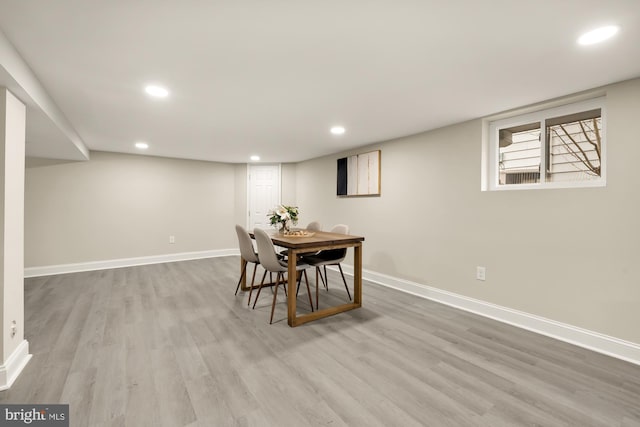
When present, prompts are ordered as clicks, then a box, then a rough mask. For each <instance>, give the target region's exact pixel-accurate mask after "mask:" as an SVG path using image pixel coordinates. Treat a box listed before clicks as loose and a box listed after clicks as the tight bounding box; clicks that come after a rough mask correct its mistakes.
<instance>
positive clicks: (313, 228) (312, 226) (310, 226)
mask: <svg viewBox="0 0 640 427" xmlns="http://www.w3.org/2000/svg"><path fill="white" fill-rule="evenodd" d="M307 230H308V231H321V230H322V226H321V225H320V223H319V222H318V221H311V222H310V223H309V224H308V225H307Z"/></svg>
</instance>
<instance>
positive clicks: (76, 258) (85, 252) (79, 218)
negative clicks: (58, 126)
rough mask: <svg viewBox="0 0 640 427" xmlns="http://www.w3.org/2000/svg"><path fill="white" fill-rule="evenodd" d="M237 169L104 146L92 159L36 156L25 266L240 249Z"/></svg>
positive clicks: (29, 174)
mask: <svg viewBox="0 0 640 427" xmlns="http://www.w3.org/2000/svg"><path fill="white" fill-rule="evenodd" d="M236 168H237V166H235V165H231V164H223V163H211V162H198V161H191V160H177V159H166V158H160V157H148V156H136V155H126V154H114V153H102V152H92V153H91V160H90V161H88V162H76V163H61V162H56V161H53V162H34V161H31V162H30V165H29V167H28V168H27V171H26V188H25V193H26V194H25V266H26V267H41V266H47V265H59V264H71V263H82V262H89V261H102V260H111V259H120V258H133V257H142V256H152V255H164V254H172V253H182V252H192V251H204V250H213V249H229V248H234V247H236V246H237V242H236V235H235V231H234V229H233V227H232V225H233V224H234V223H235V220H236V219H237V215H236V197H235V195H236V184H237V183H238V181H240V179H239V178H238V177H239V176H240V175H241V174H240V173H236ZM240 184H242V182H240ZM242 191H244V189H243V190H242ZM170 235H173V236H175V244H169V236H170Z"/></svg>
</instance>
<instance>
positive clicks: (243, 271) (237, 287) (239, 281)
mask: <svg viewBox="0 0 640 427" xmlns="http://www.w3.org/2000/svg"><path fill="white" fill-rule="evenodd" d="M246 273H247V264H245V265H244V268H243V269H242V273H240V280H238V286H236V293H235V294H234V295H238V289H240V283H242V279H243V278H244V275H245V274H246Z"/></svg>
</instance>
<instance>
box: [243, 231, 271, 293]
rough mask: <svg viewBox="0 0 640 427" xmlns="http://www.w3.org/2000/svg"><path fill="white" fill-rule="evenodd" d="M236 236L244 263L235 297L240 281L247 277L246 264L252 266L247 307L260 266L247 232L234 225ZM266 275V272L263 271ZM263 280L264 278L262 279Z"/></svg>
mask: <svg viewBox="0 0 640 427" xmlns="http://www.w3.org/2000/svg"><path fill="white" fill-rule="evenodd" d="M236 234H237V235H238V246H239V248H240V256H241V257H242V259H243V260H244V261H245V263H243V266H244V268H243V269H242V272H241V273H240V279H239V280H238V285H237V286H236V295H238V290H239V289H240V283H242V279H244V278H245V277H246V275H247V264H249V263H252V264H253V276H252V278H251V287H250V289H249V298H248V299H247V305H249V303H250V301H251V293H252V292H253V284H254V283H255V280H256V270H257V268H258V264H260V259H259V258H258V254H257V253H256V251H255V249H254V247H253V242H252V240H251V236H250V235H249V233H248V232H247V230H246V229H245V228H244V227H243V226H241V225H236ZM265 275H266V271H265ZM262 278H263V280H264V276H263V277H262Z"/></svg>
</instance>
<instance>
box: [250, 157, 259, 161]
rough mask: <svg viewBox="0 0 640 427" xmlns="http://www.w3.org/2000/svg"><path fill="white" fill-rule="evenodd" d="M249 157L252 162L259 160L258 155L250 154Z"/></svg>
mask: <svg viewBox="0 0 640 427" xmlns="http://www.w3.org/2000/svg"><path fill="white" fill-rule="evenodd" d="M249 158H250V159H251V161H252V162H257V161H258V160H260V156H251V157H249Z"/></svg>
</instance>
